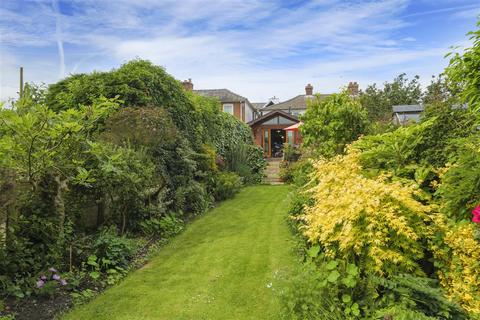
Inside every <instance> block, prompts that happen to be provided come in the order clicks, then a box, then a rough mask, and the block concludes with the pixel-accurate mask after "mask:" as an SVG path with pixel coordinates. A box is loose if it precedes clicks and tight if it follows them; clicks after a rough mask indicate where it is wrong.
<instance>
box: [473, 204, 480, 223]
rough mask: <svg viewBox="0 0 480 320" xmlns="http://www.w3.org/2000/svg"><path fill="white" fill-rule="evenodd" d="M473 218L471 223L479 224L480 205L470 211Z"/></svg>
mask: <svg viewBox="0 0 480 320" xmlns="http://www.w3.org/2000/svg"><path fill="white" fill-rule="evenodd" d="M472 214H473V218H472V221H473V222H475V223H479V224H480V205H478V206H477V207H476V208H475V209H473V210H472Z"/></svg>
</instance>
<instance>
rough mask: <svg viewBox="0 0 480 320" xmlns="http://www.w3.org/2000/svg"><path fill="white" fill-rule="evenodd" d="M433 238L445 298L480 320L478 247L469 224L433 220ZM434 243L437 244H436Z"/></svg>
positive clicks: (443, 219)
mask: <svg viewBox="0 0 480 320" xmlns="http://www.w3.org/2000/svg"><path fill="white" fill-rule="evenodd" d="M435 225H436V227H437V230H438V231H437V234H436V238H434V239H433V240H434V241H432V245H431V248H432V250H433V254H434V258H435V261H436V267H437V268H436V270H437V275H438V277H439V279H440V283H441V285H442V286H443V287H444V288H445V290H446V292H447V294H448V296H449V297H450V298H451V299H452V300H455V301H457V302H459V303H460V305H461V306H462V307H463V308H465V310H467V311H469V312H472V313H475V314H477V315H478V316H479V317H480V243H479V241H478V240H476V239H475V228H477V226H475V225H474V224H473V223H471V222H469V221H462V222H460V223H457V224H453V223H448V222H447V220H446V218H445V217H444V216H443V215H440V214H438V215H437V216H436V218H435ZM435 240H436V241H435Z"/></svg>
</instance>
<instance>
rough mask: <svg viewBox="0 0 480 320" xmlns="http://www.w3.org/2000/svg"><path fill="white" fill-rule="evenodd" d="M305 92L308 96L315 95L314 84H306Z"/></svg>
mask: <svg viewBox="0 0 480 320" xmlns="http://www.w3.org/2000/svg"><path fill="white" fill-rule="evenodd" d="M305 94H306V95H307V96H312V95H313V86H312V85H311V84H310V83H309V84H307V85H306V86H305Z"/></svg>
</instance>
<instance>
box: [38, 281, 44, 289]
mask: <svg viewBox="0 0 480 320" xmlns="http://www.w3.org/2000/svg"><path fill="white" fill-rule="evenodd" d="M44 285H45V282H44V281H43V280H38V281H37V288H39V289H40V288H42V287H43V286H44Z"/></svg>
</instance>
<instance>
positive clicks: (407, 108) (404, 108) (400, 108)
mask: <svg viewBox="0 0 480 320" xmlns="http://www.w3.org/2000/svg"><path fill="white" fill-rule="evenodd" d="M392 110H393V112H416V113H419V112H423V110H424V107H423V105H421V104H405V105H397V106H393V107H392Z"/></svg>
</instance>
